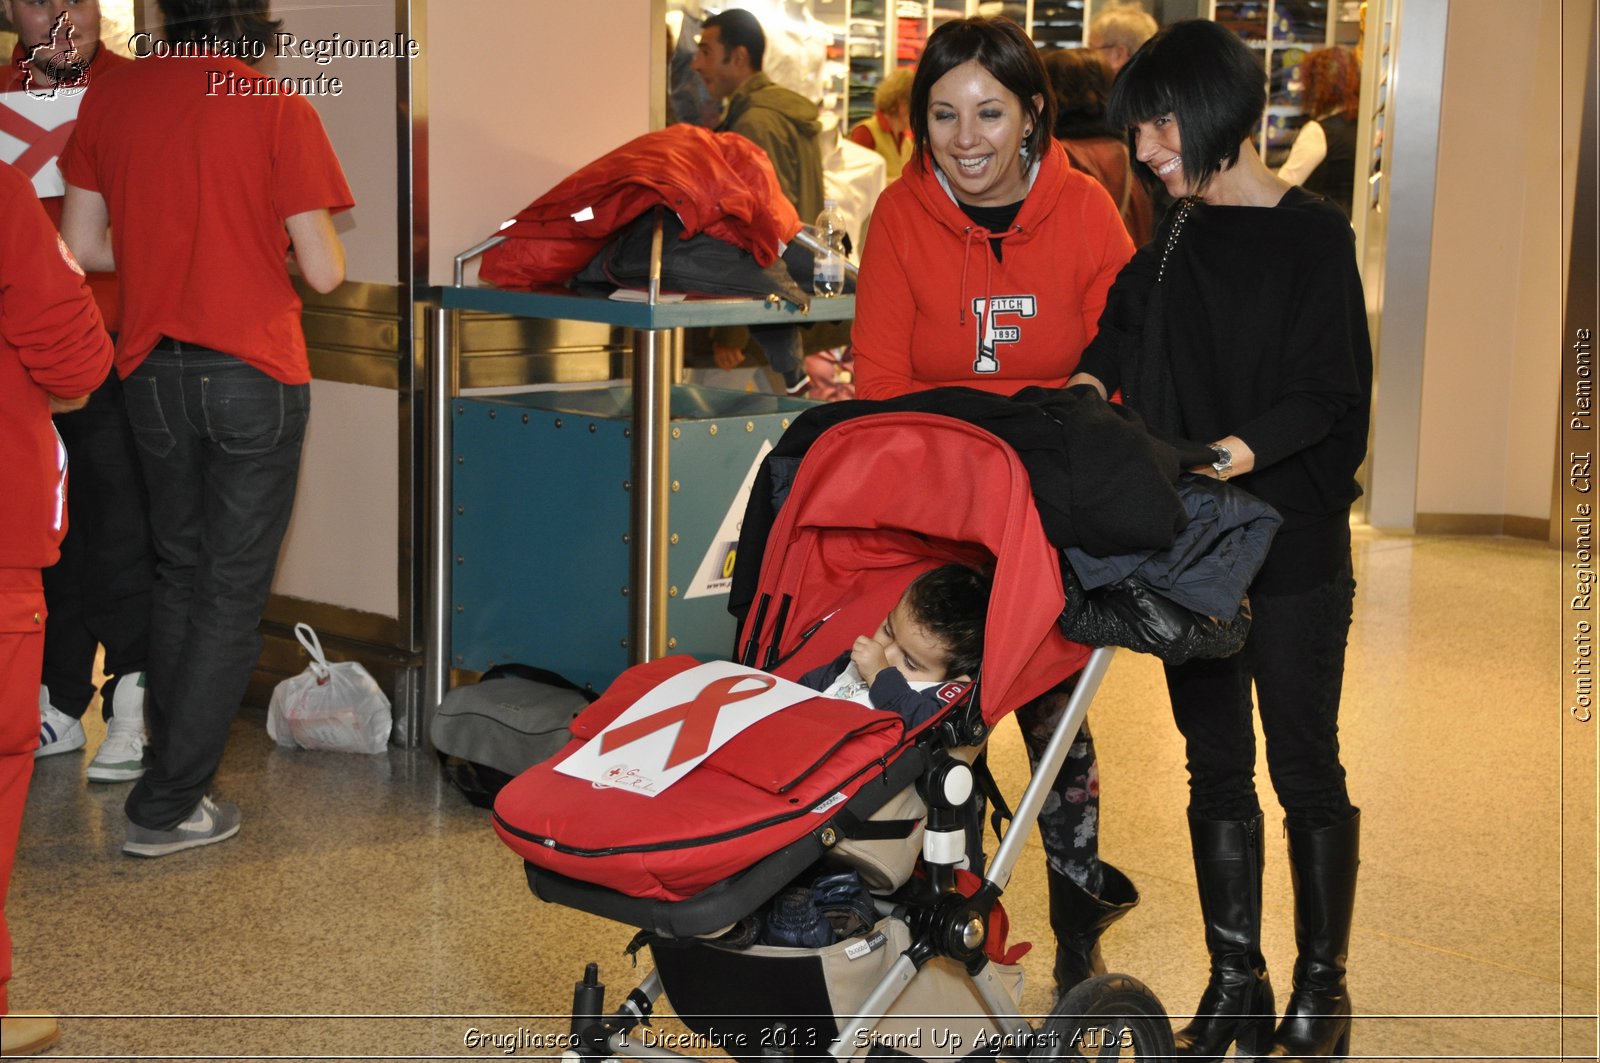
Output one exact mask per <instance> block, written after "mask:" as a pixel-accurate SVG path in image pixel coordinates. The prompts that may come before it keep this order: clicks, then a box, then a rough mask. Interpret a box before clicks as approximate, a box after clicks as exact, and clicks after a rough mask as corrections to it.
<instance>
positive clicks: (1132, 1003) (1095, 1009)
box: [1029, 974, 1175, 1060]
mask: <svg viewBox="0 0 1600 1063" xmlns="http://www.w3.org/2000/svg"><path fill="white" fill-rule="evenodd" d="M1174 1052H1175V1049H1174V1048H1173V1045H1172V1025H1171V1023H1169V1022H1168V1021H1167V1012H1166V1009H1165V1008H1163V1007H1162V1006H1161V1001H1160V1000H1158V999H1156V995H1155V994H1154V993H1152V992H1150V990H1149V989H1147V988H1146V987H1145V984H1144V983H1143V982H1141V981H1139V980H1138V979H1137V978H1133V977H1131V976H1129V975H1125V974H1105V975H1101V976H1100V977H1098V978H1090V979H1088V980H1087V981H1083V982H1079V983H1078V984H1077V985H1076V986H1074V987H1073V988H1072V990H1071V991H1070V992H1068V993H1067V995H1066V996H1064V997H1062V998H1061V999H1060V1000H1059V1001H1057V1003H1056V1006H1055V1010H1053V1011H1051V1012H1050V1014H1049V1015H1048V1016H1046V1018H1045V1020H1044V1024H1043V1025H1042V1026H1040V1028H1039V1031H1038V1035H1037V1037H1036V1038H1035V1039H1034V1049H1033V1052H1032V1053H1031V1054H1030V1056H1029V1058H1030V1059H1033V1060H1080V1059H1082V1060H1088V1059H1136V1060H1138V1059H1143V1060H1156V1059H1170V1058H1171V1057H1172V1056H1173V1054H1174Z"/></svg>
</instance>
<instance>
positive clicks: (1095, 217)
mask: <svg viewBox="0 0 1600 1063" xmlns="http://www.w3.org/2000/svg"><path fill="white" fill-rule="evenodd" d="M1049 145H1050V146H1049V149H1048V151H1047V152H1046V153H1045V156H1044V158H1043V159H1042V160H1041V161H1040V164H1039V172H1038V174H1037V176H1036V177H1035V178H1034V182H1033V187H1032V188H1030V189H1029V190H1028V194H1027V196H1026V197H1025V198H1024V200H1023V203H1022V209H1021V211H1020V212H1019V213H1018V214H1017V220H1016V222H1015V223H1014V224H1013V225H1012V227H1011V229H1010V230H1009V231H1007V232H1005V233H991V232H989V231H988V230H987V229H982V228H979V227H978V225H977V224H976V223H975V222H973V221H972V219H970V218H968V217H967V215H966V214H964V213H963V212H962V210H961V208H960V207H959V206H957V204H956V202H955V200H954V199H953V198H952V197H951V195H950V193H949V192H948V191H946V189H945V186H944V185H943V184H942V183H941V181H940V179H939V177H938V175H937V173H936V171H934V169H933V168H932V167H929V166H926V165H924V162H923V157H922V156H921V155H919V156H918V157H917V158H915V159H913V160H912V161H911V163H910V164H909V165H907V166H906V168H905V172H904V173H903V174H902V176H901V178H900V180H898V181H896V182H895V183H894V184H892V185H890V186H889V187H888V188H887V189H886V190H885V191H884V193H883V195H882V196H881V197H879V199H878V205H877V206H876V207H875V208H874V209H873V212H872V225H871V228H870V230H869V232H868V235H867V244H866V249H865V251H864V253H863V255H862V260H861V276H860V278H859V280H858V283H857V289H856V318H855V324H854V325H853V326H852V327H851V341H852V345H853V347H854V348H855V360H856V394H857V396H859V397H860V398H864V399H887V398H892V397H894V396H896V395H904V394H906V393H908V392H912V391H922V390H924V389H926V388H934V387H941V386H944V385H950V384H959V385H964V386H967V387H973V388H980V389H982V390H984V391H991V392H996V393H998V394H1002V395H1009V394H1011V393H1013V392H1015V391H1017V390H1018V389H1020V388H1024V387H1027V386H1029V385H1032V384H1038V385H1043V386H1046V387H1059V386H1061V385H1062V384H1064V383H1066V381H1067V378H1068V377H1069V376H1071V375H1072V371H1073V369H1074V368H1075V367H1076V366H1077V364H1078V356H1079V355H1080V354H1082V353H1083V349H1084V347H1086V346H1088V343H1089V341H1090V340H1091V339H1093V338H1094V334H1095V329H1096V327H1097V325H1098V323H1099V320H1100V310H1101V308H1102V307H1103V306H1104V305H1105V301H1106V290H1107V289H1108V288H1110V287H1111V282H1112V281H1113V280H1114V279H1115V278H1116V276H1117V273H1118V271H1120V270H1121V269H1122V267H1123V265H1124V264H1126V263H1127V261H1128V259H1129V258H1131V257H1132V256H1133V243H1132V241H1130V240H1129V239H1128V233H1127V230H1126V229H1125V228H1123V225H1122V219H1121V217H1119V216H1118V214H1117V208H1116V205H1115V204H1114V203H1112V202H1111V197H1110V196H1108V195H1107V194H1106V190H1105V189H1104V188H1102V187H1101V186H1100V184H1099V182H1097V181H1096V180H1095V179H1094V178H1092V177H1090V176H1088V175H1087V174H1084V173H1079V172H1078V171H1076V170H1074V169H1072V167H1071V166H1070V165H1069V164H1068V163H1067V158H1066V154H1065V152H1063V151H1062V150H1061V146H1060V145H1059V144H1057V143H1055V141H1053V140H1052V141H1049ZM992 236H997V237H999V238H1000V239H1001V240H1002V241H1003V247H1004V259H1003V260H1002V261H999V262H996V261H995V256H994V252H993V251H992V250H991V249H990V246H989V239H990V237H992Z"/></svg>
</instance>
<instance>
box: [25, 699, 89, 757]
mask: <svg viewBox="0 0 1600 1063" xmlns="http://www.w3.org/2000/svg"><path fill="white" fill-rule="evenodd" d="M87 741H88V738H86V737H85V736H84V733H83V724H81V723H79V722H78V721H77V720H74V719H73V718H72V717H71V716H68V715H67V714H66V713H64V712H62V711H61V710H60V709H58V708H56V707H55V706H54V705H52V704H50V688H49V687H44V686H42V687H40V688H39V748H38V749H36V750H34V751H33V755H34V758H35V759H37V758H39V757H51V756H54V755H55V754H57V753H71V752H72V751H73V750H75V749H82V748H83V744H84V743H85V742H87Z"/></svg>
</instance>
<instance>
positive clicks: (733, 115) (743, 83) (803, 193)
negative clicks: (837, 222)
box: [691, 8, 823, 224]
mask: <svg viewBox="0 0 1600 1063" xmlns="http://www.w3.org/2000/svg"><path fill="white" fill-rule="evenodd" d="M766 51H767V38H766V34H765V33H764V32H762V29H761V23H760V22H757V21H756V17H755V16H754V15H752V14H751V13H750V12H748V11H745V10H743V9H741V8H730V9H729V10H727V11H723V12H721V13H720V14H716V15H712V16H711V17H710V18H708V19H706V21H705V24H704V26H703V27H702V28H701V31H700V44H699V48H698V50H697V51H696V52H695V57H694V62H693V63H692V64H691V65H692V66H693V68H694V71H695V73H697V74H699V75H700V77H701V78H702V79H703V80H704V81H705V83H706V88H707V89H708V90H709V91H710V92H711V95H712V96H714V97H716V98H717V99H719V100H724V99H725V100H727V101H728V109H727V111H726V112H725V113H724V114H723V116H722V122H721V123H720V124H719V125H718V126H717V132H719V133H722V132H732V133H738V134H739V135H741V136H745V137H749V138H750V139H751V140H753V141H755V142H756V144H758V145H759V146H760V147H761V150H762V151H765V152H766V153H767V157H768V158H769V159H771V160H772V168H773V169H774V170H776V171H777V173H778V183H779V184H780V185H782V186H783V194H784V195H785V196H788V197H789V202H790V203H793V204H794V209H795V212H796V213H798V214H799V215H800V220H801V221H802V222H805V223H807V224H809V223H811V222H813V221H815V220H816V217H817V215H818V214H819V213H821V212H822V198H823V197H822V149H821V148H820V147H819V146H818V144H817V133H818V131H820V130H821V128H822V124H821V123H820V122H819V121H817V113H818V112H817V105H816V104H814V103H812V102H811V101H810V100H808V99H806V98H805V97H804V96H802V95H800V94H799V93H798V92H794V91H793V90H791V89H786V88H784V87H783V86H782V85H778V84H775V83H774V82H773V80H772V79H771V78H769V77H767V75H765V74H763V73H762V72H761V63H762V60H763V59H764V58H765V56H766Z"/></svg>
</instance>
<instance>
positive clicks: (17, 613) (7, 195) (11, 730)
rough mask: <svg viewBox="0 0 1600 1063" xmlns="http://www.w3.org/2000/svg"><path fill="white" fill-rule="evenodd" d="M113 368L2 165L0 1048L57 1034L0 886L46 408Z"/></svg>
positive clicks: (10, 821)
mask: <svg viewBox="0 0 1600 1063" xmlns="http://www.w3.org/2000/svg"><path fill="white" fill-rule="evenodd" d="M110 366H111V339H110V337H109V336H107V335H106V331H105V326H104V325H103V324H102V323H101V321H100V313H99V311H97V310H96V309H95V305H94V299H93V298H92V297H91V296H90V294H89V289H88V288H87V287H86V286H85V285H84V282H83V271H82V270H81V269H79V268H78V265H77V263H76V262H74V261H73V260H72V255H71V254H69V253H68V251H67V247H66V244H64V243H62V241H61V238H60V237H59V236H58V235H56V230H55V227H54V226H53V225H51V223H50V219H49V218H48V217H47V216H46V215H45V212H44V208H42V207H41V206H40V205H39V199H38V197H37V196H35V195H34V192H33V186H32V185H31V184H30V183H29V182H28V179H27V178H26V177H24V176H23V175H22V174H21V173H20V172H19V171H18V170H17V169H16V168H15V167H12V166H9V165H7V164H5V163H0V497H3V498H4V499H5V500H6V519H5V520H4V521H3V522H0V1014H4V1015H6V1016H7V1020H6V1022H5V1023H3V1024H0V1026H3V1031H0V1042H3V1044H0V1050H3V1052H4V1054H5V1055H7V1056H12V1055H24V1054H27V1053H30V1052H34V1051H38V1050H39V1049H40V1048H43V1047H44V1046H45V1045H48V1044H50V1043H51V1042H53V1041H54V1040H55V1039H56V1023H55V1020H54V1019H53V1018H49V1017H47V1016H14V1017H13V1016H11V1015H10V1009H9V1006H8V1002H7V999H6V984H7V983H8V982H9V981H10V980H11V935H10V934H9V933H8V931H7V930H6V924H5V895H6V889H7V887H8V886H9V885H10V883H11V865H12V862H13V861H14V860H15V859H16V854H17V836H18V834H19V833H20V831H21V829H22V808H23V805H24V804H25V803H26V801H27V798H28V780H29V778H30V777H31V776H32V774H33V751H34V747H35V746H37V745H38V742H39V702H38V689H39V669H40V666H41V663H42V661H43V658H44V616H45V601H44V587H43V584H42V583H41V581H40V577H39V571H40V570H41V569H43V568H46V567H48V566H50V565H52V564H54V563H55V560H56V556H57V551H58V548H59V545H60V543H61V536H62V534H63V533H64V532H65V531H66V528H65V518H66V494H65V493H66V485H67V484H66V476H67V469H66V454H65V452H64V450H63V449H62V446H61V442H60V438H59V437H58V436H57V435H56V432H55V430H54V429H53V428H52V427H51V425H50V415H51V414H52V413H56V412H63V411H66V410H70V409H74V408H76V407H78V406H81V405H82V404H83V402H84V396H87V395H88V394H89V393H90V392H91V391H93V390H94V389H95V386H96V385H97V384H99V383H100V381H101V380H104V379H105V375H106V372H107V371H108V370H109V369H110Z"/></svg>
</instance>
